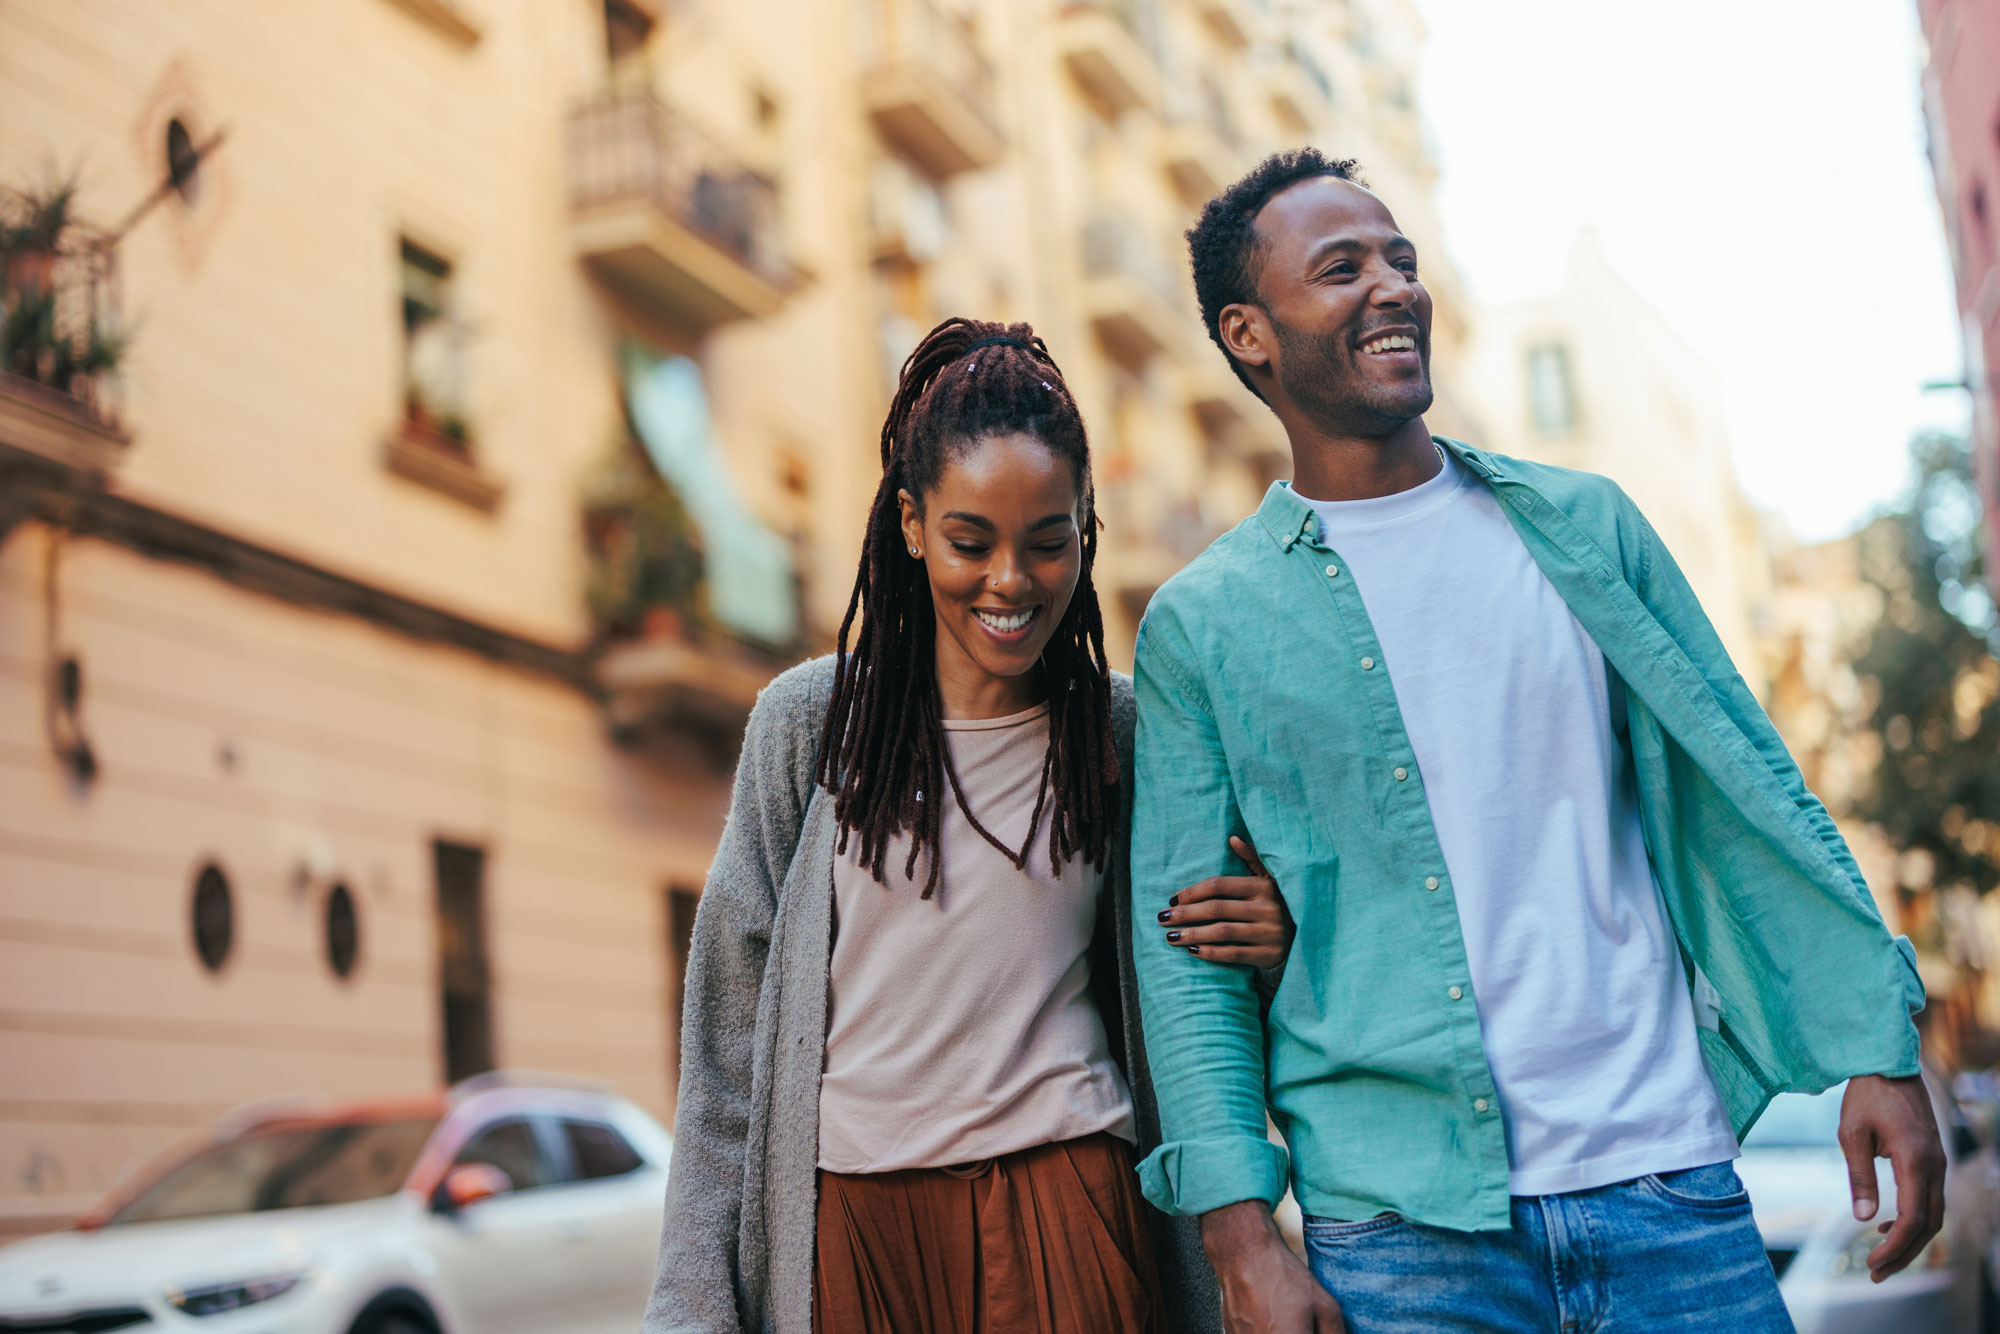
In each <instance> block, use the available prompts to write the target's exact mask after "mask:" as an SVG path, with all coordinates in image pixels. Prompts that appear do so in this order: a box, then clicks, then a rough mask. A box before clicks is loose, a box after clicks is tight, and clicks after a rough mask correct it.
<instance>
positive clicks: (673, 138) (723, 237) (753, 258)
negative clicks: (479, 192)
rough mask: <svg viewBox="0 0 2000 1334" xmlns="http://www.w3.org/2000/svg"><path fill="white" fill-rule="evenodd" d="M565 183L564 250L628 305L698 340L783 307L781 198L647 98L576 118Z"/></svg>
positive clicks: (612, 95) (613, 97) (610, 97)
mask: <svg viewBox="0 0 2000 1334" xmlns="http://www.w3.org/2000/svg"><path fill="white" fill-rule="evenodd" d="M569 172H570V181H569V186H570V241H571V244H572V245H573V246H574V247H575V249H576V253H577V255H578V257H579V258H581V259H582V260H583V261H584V262H585V263H586V264H588V265H589V266H590V268H591V269H592V270H593V271H595V272H596V273H597V274H598V275H599V276H600V277H601V278H603V279H604V281H605V282H607V283H609V284H610V285H611V286H613V287H615V288H617V289H619V290H620V291H622V292H624V293H625V294H626V295H628V296H630V297H631V298H632V299H634V300H636V301H638V302H639V303H641V304H643V305H647V306H651V307H655V308H658V309H659V310H660V311H662V312H663V313H664V314H665V315H666V316H667V317H669V318H670V319H672V320H674V321H676V322H678V323H681V324H684V325H687V326H688V327H690V328H692V329H694V330H695V331H696V332H706V331H707V330H709V329H711V328H714V327H715V326H717V325H720V324H726V323H728V322H730V321H732V320H742V319H761V318H764V317H766V316H769V315H773V314H775V313H776V312H777V311H778V309H779V307H780V306H782V305H783V304H784V301H785V297H786V294H787V292H788V290H789V288H790V287H791V285H792V271H791V268H790V266H789V265H788V264H787V263H786V262H785V259H784V257H783V254H782V252H781V249H780V246H779V242H778V195H777V188H776V187H775V186H774V185H773V184H772V183H771V182H770V181H769V180H768V179H767V178H765V177H764V176H762V175H760V174H759V173H757V172H755V171H752V170H751V169H750V168H748V167H747V166H745V165H744V164H743V163H742V162H740V161H738V160H737V159H735V158H733V157H732V156H730V155H729V154H728V153H726V152H724V151H723V150H722V149H721V148H720V147H719V146H718V145H716V144H715V143H713V142H712V141H711V140H710V139H709V138H708V137H707V136H706V135H705V134H703V133H702V132H701V131H700V130H698V129H697V128H696V127H695V126H694V125H692V124H690V123H689V122H688V121H687V120H685V119H683V118H682V117H681V116H679V115H678V114H676V113H675V112H673V111H671V110H669V109H668V108H667V106H666V105H665V104H664V103H662V102H661V101H660V100H659V99H658V98H657V97H655V96H653V95H652V94H651V93H649V92H645V91H643V90H636V91H613V92H608V93H604V94H602V95H600V96H598V97H595V98H593V99H591V100H590V101H588V102H585V103H584V104H583V105H581V106H579V107H577V108H576V110H575V111H573V112H572V113H571V114H570V120H569Z"/></svg>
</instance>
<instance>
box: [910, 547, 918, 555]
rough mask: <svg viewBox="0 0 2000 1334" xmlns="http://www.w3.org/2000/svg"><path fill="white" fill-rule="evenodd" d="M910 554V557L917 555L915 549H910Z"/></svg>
mask: <svg viewBox="0 0 2000 1334" xmlns="http://www.w3.org/2000/svg"><path fill="white" fill-rule="evenodd" d="M910 554H911V555H912V556H914V555H916V554H917V549H916V548H915V547H911V548H910Z"/></svg>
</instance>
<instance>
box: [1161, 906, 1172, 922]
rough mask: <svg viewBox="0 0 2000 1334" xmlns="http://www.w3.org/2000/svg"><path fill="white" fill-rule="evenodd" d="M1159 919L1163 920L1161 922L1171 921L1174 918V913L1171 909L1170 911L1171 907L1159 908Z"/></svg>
mask: <svg viewBox="0 0 2000 1334" xmlns="http://www.w3.org/2000/svg"><path fill="white" fill-rule="evenodd" d="M1160 920H1161V921H1163V922H1171V921H1173V920H1174V914H1173V911H1172V910H1171V909H1166V908H1163V909H1161V910H1160Z"/></svg>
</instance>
